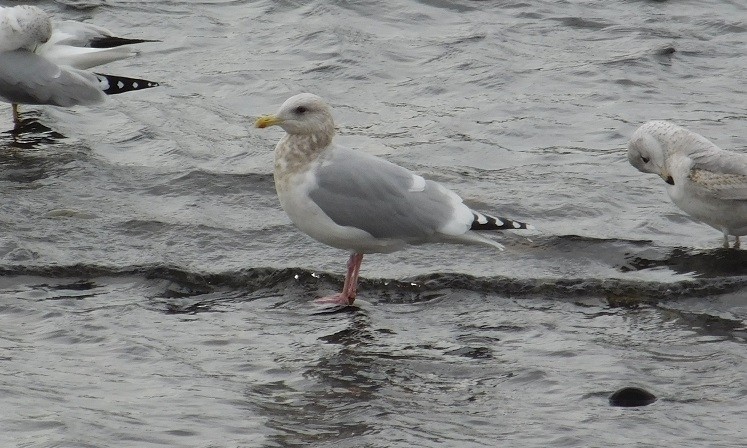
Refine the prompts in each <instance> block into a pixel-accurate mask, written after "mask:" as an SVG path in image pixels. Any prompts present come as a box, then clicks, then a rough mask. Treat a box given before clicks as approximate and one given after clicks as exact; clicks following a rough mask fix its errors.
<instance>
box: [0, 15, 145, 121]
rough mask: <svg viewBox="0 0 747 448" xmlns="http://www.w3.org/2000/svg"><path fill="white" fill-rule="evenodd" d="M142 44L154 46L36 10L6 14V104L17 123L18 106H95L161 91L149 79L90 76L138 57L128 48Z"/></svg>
mask: <svg viewBox="0 0 747 448" xmlns="http://www.w3.org/2000/svg"><path fill="white" fill-rule="evenodd" d="M140 42H149V41H147V40H143V39H124V38H118V37H116V36H113V35H112V33H111V32H110V31H108V30H106V29H104V28H101V27H99V26H96V25H91V24H87V23H81V22H74V21H62V22H53V21H52V19H51V18H50V17H49V15H48V14H47V13H45V12H44V11H43V10H41V9H40V8H38V7H36V6H31V5H19V6H14V7H9V8H0V100H3V101H6V102H9V103H12V104H13V120H14V121H15V122H16V123H17V122H18V121H19V116H18V104H50V105H54V106H63V107H68V106H75V105H79V104H84V105H89V104H96V103H100V102H102V101H103V100H104V98H105V97H106V95H114V94H117V93H123V92H129V91H131V90H140V89H147V88H150V87H155V86H157V85H158V83H156V82H152V81H147V80H144V79H136V78H126V77H122V76H113V75H104V74H99V73H91V72H88V71H86V69H88V68H91V67H95V66H98V65H101V64H106V63H108V62H112V61H116V60H119V59H124V58H129V57H132V56H134V55H135V54H136V52H134V51H133V50H132V49H130V48H129V47H127V46H124V45H127V44H134V43H140Z"/></svg>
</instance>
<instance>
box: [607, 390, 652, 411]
mask: <svg viewBox="0 0 747 448" xmlns="http://www.w3.org/2000/svg"><path fill="white" fill-rule="evenodd" d="M654 401H656V396H655V395H654V394H652V393H651V392H649V391H647V390H644V389H641V388H640V387H623V388H622V389H620V390H618V391H616V392H614V393H613V394H612V395H610V405H612V406H619V407H626V408H627V407H636V406H648V405H650V404H651V403H653V402H654Z"/></svg>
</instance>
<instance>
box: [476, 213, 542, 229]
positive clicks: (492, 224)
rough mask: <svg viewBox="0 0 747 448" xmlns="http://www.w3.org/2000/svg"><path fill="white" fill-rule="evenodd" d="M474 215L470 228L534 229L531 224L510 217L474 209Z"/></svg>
mask: <svg viewBox="0 0 747 448" xmlns="http://www.w3.org/2000/svg"><path fill="white" fill-rule="evenodd" d="M472 216H474V220H473V221H472V227H470V230H517V229H533V227H532V225H531V224H527V223H524V222H519V221H514V220H511V219H508V218H502V217H496V216H490V215H485V214H482V213H479V212H476V211H474V210H473V211H472Z"/></svg>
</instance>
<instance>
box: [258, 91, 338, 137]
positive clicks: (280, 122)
mask: <svg viewBox="0 0 747 448" xmlns="http://www.w3.org/2000/svg"><path fill="white" fill-rule="evenodd" d="M255 126H257V127H258V128H266V127H268V126H280V127H281V128H283V129H284V130H285V132H287V133H288V134H291V135H309V136H320V137H325V136H326V137H327V139H330V138H331V137H332V134H334V130H335V123H334V121H333V120H332V110H331V109H330V108H329V106H327V104H326V103H325V102H324V100H322V99H321V98H320V97H318V96H316V95H314V94H311V93H299V94H298V95H295V96H292V97H290V98H288V99H287V100H285V102H284V103H283V105H282V106H280V109H279V110H278V111H277V113H275V114H274V115H264V116H262V117H260V118H259V119H258V120H257V122H256V123H255Z"/></svg>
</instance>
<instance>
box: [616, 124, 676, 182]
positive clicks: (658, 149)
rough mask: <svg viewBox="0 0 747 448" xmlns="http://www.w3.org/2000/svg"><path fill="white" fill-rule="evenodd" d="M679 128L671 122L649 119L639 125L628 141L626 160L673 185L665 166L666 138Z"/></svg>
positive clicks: (667, 168)
mask: <svg viewBox="0 0 747 448" xmlns="http://www.w3.org/2000/svg"><path fill="white" fill-rule="evenodd" d="M677 129H680V128H679V126H675V125H673V124H671V123H667V122H663V121H649V122H648V123H646V124H644V125H643V126H641V127H639V128H638V129H637V130H636V131H635V133H634V134H633V136H632V137H631V138H630V142H629V143H628V161H629V162H630V164H631V165H633V166H634V167H636V168H637V169H638V170H639V171H642V172H644V173H653V174H658V175H659V176H661V178H662V179H664V181H665V182H666V183H668V184H670V185H674V179H672V176H671V174H670V173H669V167H668V166H667V155H668V144H667V140H666V139H667V138H668V137H671V136H672V134H673V133H674V132H675V131H676V130H677Z"/></svg>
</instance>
